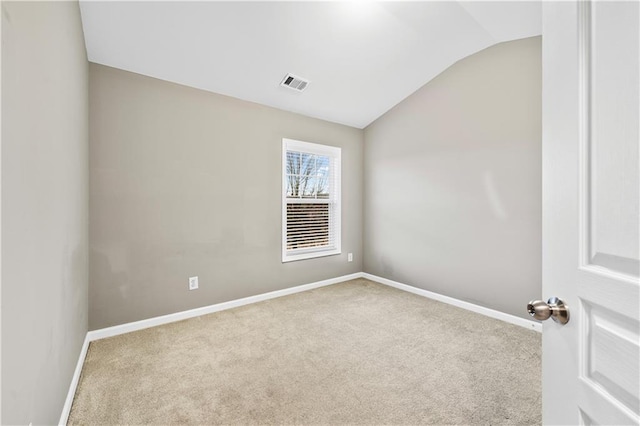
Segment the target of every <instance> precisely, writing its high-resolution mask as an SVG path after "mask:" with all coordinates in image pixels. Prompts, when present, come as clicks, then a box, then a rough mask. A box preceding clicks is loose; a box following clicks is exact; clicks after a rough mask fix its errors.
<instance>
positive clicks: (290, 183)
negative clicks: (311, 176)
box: [287, 175, 306, 198]
mask: <svg viewBox="0 0 640 426" xmlns="http://www.w3.org/2000/svg"><path fill="white" fill-rule="evenodd" d="M305 182H306V178H304V177H301V176H299V175H287V197H292V198H299V197H300V195H301V194H302V189H303V187H304V185H305Z"/></svg>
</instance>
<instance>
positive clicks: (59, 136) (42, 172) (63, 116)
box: [1, 1, 88, 424]
mask: <svg viewBox="0 0 640 426" xmlns="http://www.w3.org/2000/svg"><path fill="white" fill-rule="evenodd" d="M87 182H88V63H87V58H86V53H85V47H84V39H83V33H82V27H81V24H80V11H79V8H78V4H77V3H68V2H67V3H58V2H51V3H28V2H15V3H14V2H6V1H3V2H2V419H1V420H2V424H29V422H33V424H42V423H47V424H54V423H57V422H58V420H59V418H60V413H61V411H62V406H63V404H64V400H65V397H66V395H67V390H68V389H69V384H70V382H71V377H72V375H73V371H74V369H75V366H76V363H77V361H78V356H79V354H80V349H81V347H82V343H83V340H84V337H85V334H86V332H87V302H88V300H87V299H88V298H87V287H88V285H87V283H88V273H87V263H88V262H87V257H88V256H87V250H88V249H87V247H88V183H87Z"/></svg>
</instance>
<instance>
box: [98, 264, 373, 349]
mask: <svg viewBox="0 0 640 426" xmlns="http://www.w3.org/2000/svg"><path fill="white" fill-rule="evenodd" d="M361 277H362V272H356V273H355V274H350V275H343V276H341V277H337V278H331V279H328V280H322V281H317V282H314V283H310V284H303V285H299V286H296V287H290V288H285V289H283V290H277V291H272V292H269V293H263V294H258V295H255V296H249V297H245V298H242V299H237V300H231V301H229V302H223V303H217V304H215V305H209V306H203V307H202V308H196V309H191V310H188V311H182V312H176V313H175V314H169V315H163V316H160V317H155V318H149V319H145V320H141V321H136V322H130V323H127V324H122V325H116V326H113V327H107V328H101V329H99V330H93V331H90V332H89V333H87V335H88V336H89V341H91V342H93V341H94V340H99V339H104V338H107V337H112V336H117V335H120V334H125V333H130V332H132V331H138V330H143V329H145V328H150V327H155V326H158V325H162V324H169V323H172V322H176V321H182V320H185V319H189V318H195V317H199V316H202V315H207V314H212V313H214V312H220V311H224V310H227V309H232V308H237V307H239V306H244V305H249V304H251V303H257V302H262V301H264V300H269V299H275V298H276V297H282V296H288V295H290V294H294V293H300V292H302V291H307V290H312V289H314V288H319V287H325V286H328V285H331V284H336V283H340V282H343V281H348V280H353V279H355V278H361Z"/></svg>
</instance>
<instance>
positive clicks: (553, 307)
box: [527, 297, 569, 325]
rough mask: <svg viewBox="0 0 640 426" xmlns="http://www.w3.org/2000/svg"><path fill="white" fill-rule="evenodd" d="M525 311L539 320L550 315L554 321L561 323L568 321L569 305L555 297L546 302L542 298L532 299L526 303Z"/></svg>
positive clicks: (545, 318)
mask: <svg viewBox="0 0 640 426" xmlns="http://www.w3.org/2000/svg"><path fill="white" fill-rule="evenodd" d="M527 312H529V315H531V316H532V317H533V318H535V319H537V320H539V321H544V320H547V319H549V317H551V318H552V319H553V320H554V321H555V322H557V323H559V324H562V325H564V324H566V323H568V322H569V307H568V306H567V305H565V304H564V302H563V301H562V300H560V299H558V298H557V297H552V298H550V299H549V300H548V301H547V303H545V302H543V301H542V300H532V301H531V302H529V304H528V305H527Z"/></svg>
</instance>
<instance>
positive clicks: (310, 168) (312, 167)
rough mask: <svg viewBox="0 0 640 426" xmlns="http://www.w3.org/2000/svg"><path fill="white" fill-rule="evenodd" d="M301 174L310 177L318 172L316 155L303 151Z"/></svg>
mask: <svg viewBox="0 0 640 426" xmlns="http://www.w3.org/2000/svg"><path fill="white" fill-rule="evenodd" d="M299 174H300V176H306V177H310V176H313V175H315V174H316V156H315V155H313V154H305V153H302V154H301V155H300V173H299Z"/></svg>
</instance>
